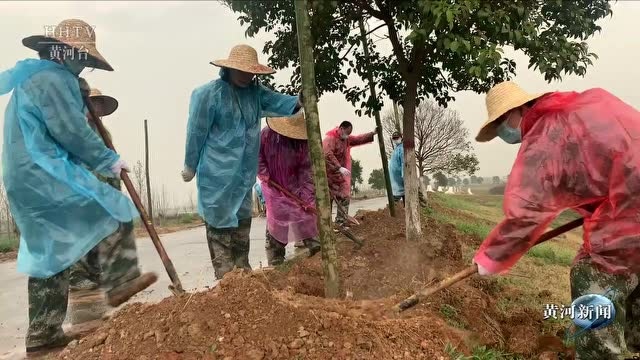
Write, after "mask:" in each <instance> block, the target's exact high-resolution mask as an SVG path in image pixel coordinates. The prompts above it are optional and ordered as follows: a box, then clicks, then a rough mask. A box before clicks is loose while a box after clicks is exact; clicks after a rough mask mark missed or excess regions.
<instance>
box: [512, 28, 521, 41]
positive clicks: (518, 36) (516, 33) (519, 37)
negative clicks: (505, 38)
mask: <svg viewBox="0 0 640 360" xmlns="http://www.w3.org/2000/svg"><path fill="white" fill-rule="evenodd" d="M514 34H515V35H516V41H518V42H519V41H520V40H522V33H521V32H520V30H516V31H514Z"/></svg>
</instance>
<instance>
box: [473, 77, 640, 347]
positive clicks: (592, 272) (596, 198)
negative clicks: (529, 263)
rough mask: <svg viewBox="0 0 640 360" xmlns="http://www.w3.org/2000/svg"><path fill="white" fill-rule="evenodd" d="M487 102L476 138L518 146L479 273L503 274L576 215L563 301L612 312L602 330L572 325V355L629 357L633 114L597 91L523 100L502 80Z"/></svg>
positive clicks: (637, 135) (633, 304)
mask: <svg viewBox="0 0 640 360" xmlns="http://www.w3.org/2000/svg"><path fill="white" fill-rule="evenodd" d="M486 103H487V111H488V113H489V117H488V119H487V121H486V122H485V123H484V125H483V126H482V128H481V130H480V132H479V134H478V136H477V137H476V140H477V141H479V142H486V141H490V140H492V139H493V138H495V137H496V136H498V137H500V138H502V140H504V141H505V142H507V143H509V144H521V145H520V150H519V152H518V156H517V158H516V161H515V164H514V166H513V169H512V170H511V174H510V175H509V180H508V183H507V187H506V189H505V195H504V205H503V206H504V213H505V219H504V220H503V221H502V222H501V223H500V224H499V225H498V226H497V227H496V228H495V229H493V231H492V232H491V233H490V234H489V236H488V237H487V239H485V241H484V242H483V243H482V245H481V246H480V249H479V250H478V251H477V253H476V254H475V256H474V259H473V260H474V263H475V264H477V266H478V273H479V274H480V275H492V274H501V273H505V272H507V271H508V270H509V269H510V268H511V267H512V266H513V265H514V264H515V263H516V262H517V261H518V260H519V259H520V258H521V257H522V256H523V255H524V254H525V253H526V252H527V251H528V250H529V249H530V248H531V247H532V246H533V245H534V244H535V242H536V240H537V239H538V238H539V237H540V236H541V235H542V233H544V232H545V230H546V229H548V228H549V226H550V225H551V222H552V221H553V220H554V219H555V218H556V217H557V216H558V215H559V214H560V213H561V212H563V211H565V210H567V209H572V210H575V211H577V212H578V213H580V214H581V215H582V216H583V217H584V241H583V245H582V247H581V249H580V250H579V252H578V254H577V256H576V258H575V260H574V263H573V265H572V268H571V274H570V281H571V297H572V299H573V300H575V299H577V298H579V297H580V296H582V295H587V294H600V295H604V296H606V297H607V298H609V299H610V300H611V301H612V303H613V305H614V306H615V311H616V314H615V318H614V319H613V321H612V322H611V323H610V324H609V325H608V326H605V327H601V328H597V329H595V330H587V331H579V330H581V329H578V331H579V332H578V333H576V336H575V339H574V341H575V344H576V356H577V357H576V358H577V359H623V358H625V356H629V354H630V352H637V351H638V350H639V349H640V331H639V328H640V287H638V274H639V273H640V196H638V192H639V191H640V112H638V111H637V110H636V109H634V108H633V107H631V106H629V105H627V104H626V103H624V102H623V101H621V100H620V99H618V98H617V97H615V96H614V95H612V94H610V93H609V92H607V91H605V90H603V89H599V88H595V89H590V90H587V91H584V92H581V93H578V92H551V93H546V94H536V95H532V94H528V93H526V92H525V91H523V90H522V89H520V87H518V85H516V84H515V83H513V82H508V81H507V82H503V83H500V84H498V85H496V86H494V87H493V88H492V89H491V90H490V91H489V92H488V94H487V98H486ZM575 311H576V312H577V311H578V309H575ZM558 315H559V314H558ZM574 315H575V314H574Z"/></svg>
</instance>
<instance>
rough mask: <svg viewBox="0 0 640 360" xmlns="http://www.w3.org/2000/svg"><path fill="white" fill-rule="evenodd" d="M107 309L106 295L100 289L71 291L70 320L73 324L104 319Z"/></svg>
mask: <svg viewBox="0 0 640 360" xmlns="http://www.w3.org/2000/svg"><path fill="white" fill-rule="evenodd" d="M107 310H108V307H107V302H106V299H105V295H104V292H103V291H102V290H100V289H96V290H72V291H70V292H69V321H70V322H71V325H78V324H82V323H86V322H89V321H95V320H102V319H103V318H104V316H105V314H106V313H107Z"/></svg>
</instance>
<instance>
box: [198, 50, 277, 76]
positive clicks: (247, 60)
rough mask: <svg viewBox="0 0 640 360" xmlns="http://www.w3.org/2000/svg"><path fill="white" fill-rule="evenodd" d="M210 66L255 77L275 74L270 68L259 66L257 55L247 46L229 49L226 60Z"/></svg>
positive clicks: (214, 62)
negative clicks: (234, 70)
mask: <svg viewBox="0 0 640 360" xmlns="http://www.w3.org/2000/svg"><path fill="white" fill-rule="evenodd" d="M210 64H211V65H215V66H219V67H224V68H230V69H236V70H240V71H244V72H246V73H250V74H256V75H268V74H273V73H275V72H276V71H275V70H273V69H272V68H270V67H268V66H265V65H262V64H260V63H259V62H258V53H257V52H256V50H255V49H254V48H252V47H251V46H249V45H236V46H234V47H233V49H231V52H230V53H229V58H228V59H224V60H216V61H212V62H210Z"/></svg>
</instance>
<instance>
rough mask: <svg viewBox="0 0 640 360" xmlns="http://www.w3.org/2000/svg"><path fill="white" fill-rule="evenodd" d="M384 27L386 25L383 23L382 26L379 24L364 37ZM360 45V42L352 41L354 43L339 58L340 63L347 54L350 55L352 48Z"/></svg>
mask: <svg viewBox="0 0 640 360" xmlns="http://www.w3.org/2000/svg"><path fill="white" fill-rule="evenodd" d="M385 26H386V24H384V23H383V24H380V25H378V26H377V27H376V28H375V29H373V30H369V32H367V33H366V34H365V36H369V34H371V33H373V32H374V31H376V30H378V29H380V28H382V27H385ZM360 43H361V42H360V41H354V42H353V44H351V46H349V48H348V49H347V51H346V52H345V53H344V55H342V56H340V62H342V60H344V59H345V58H346V57H347V56H348V55H349V53H351V50H353V48H354V47H355V46H356V45H358V44H360Z"/></svg>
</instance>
